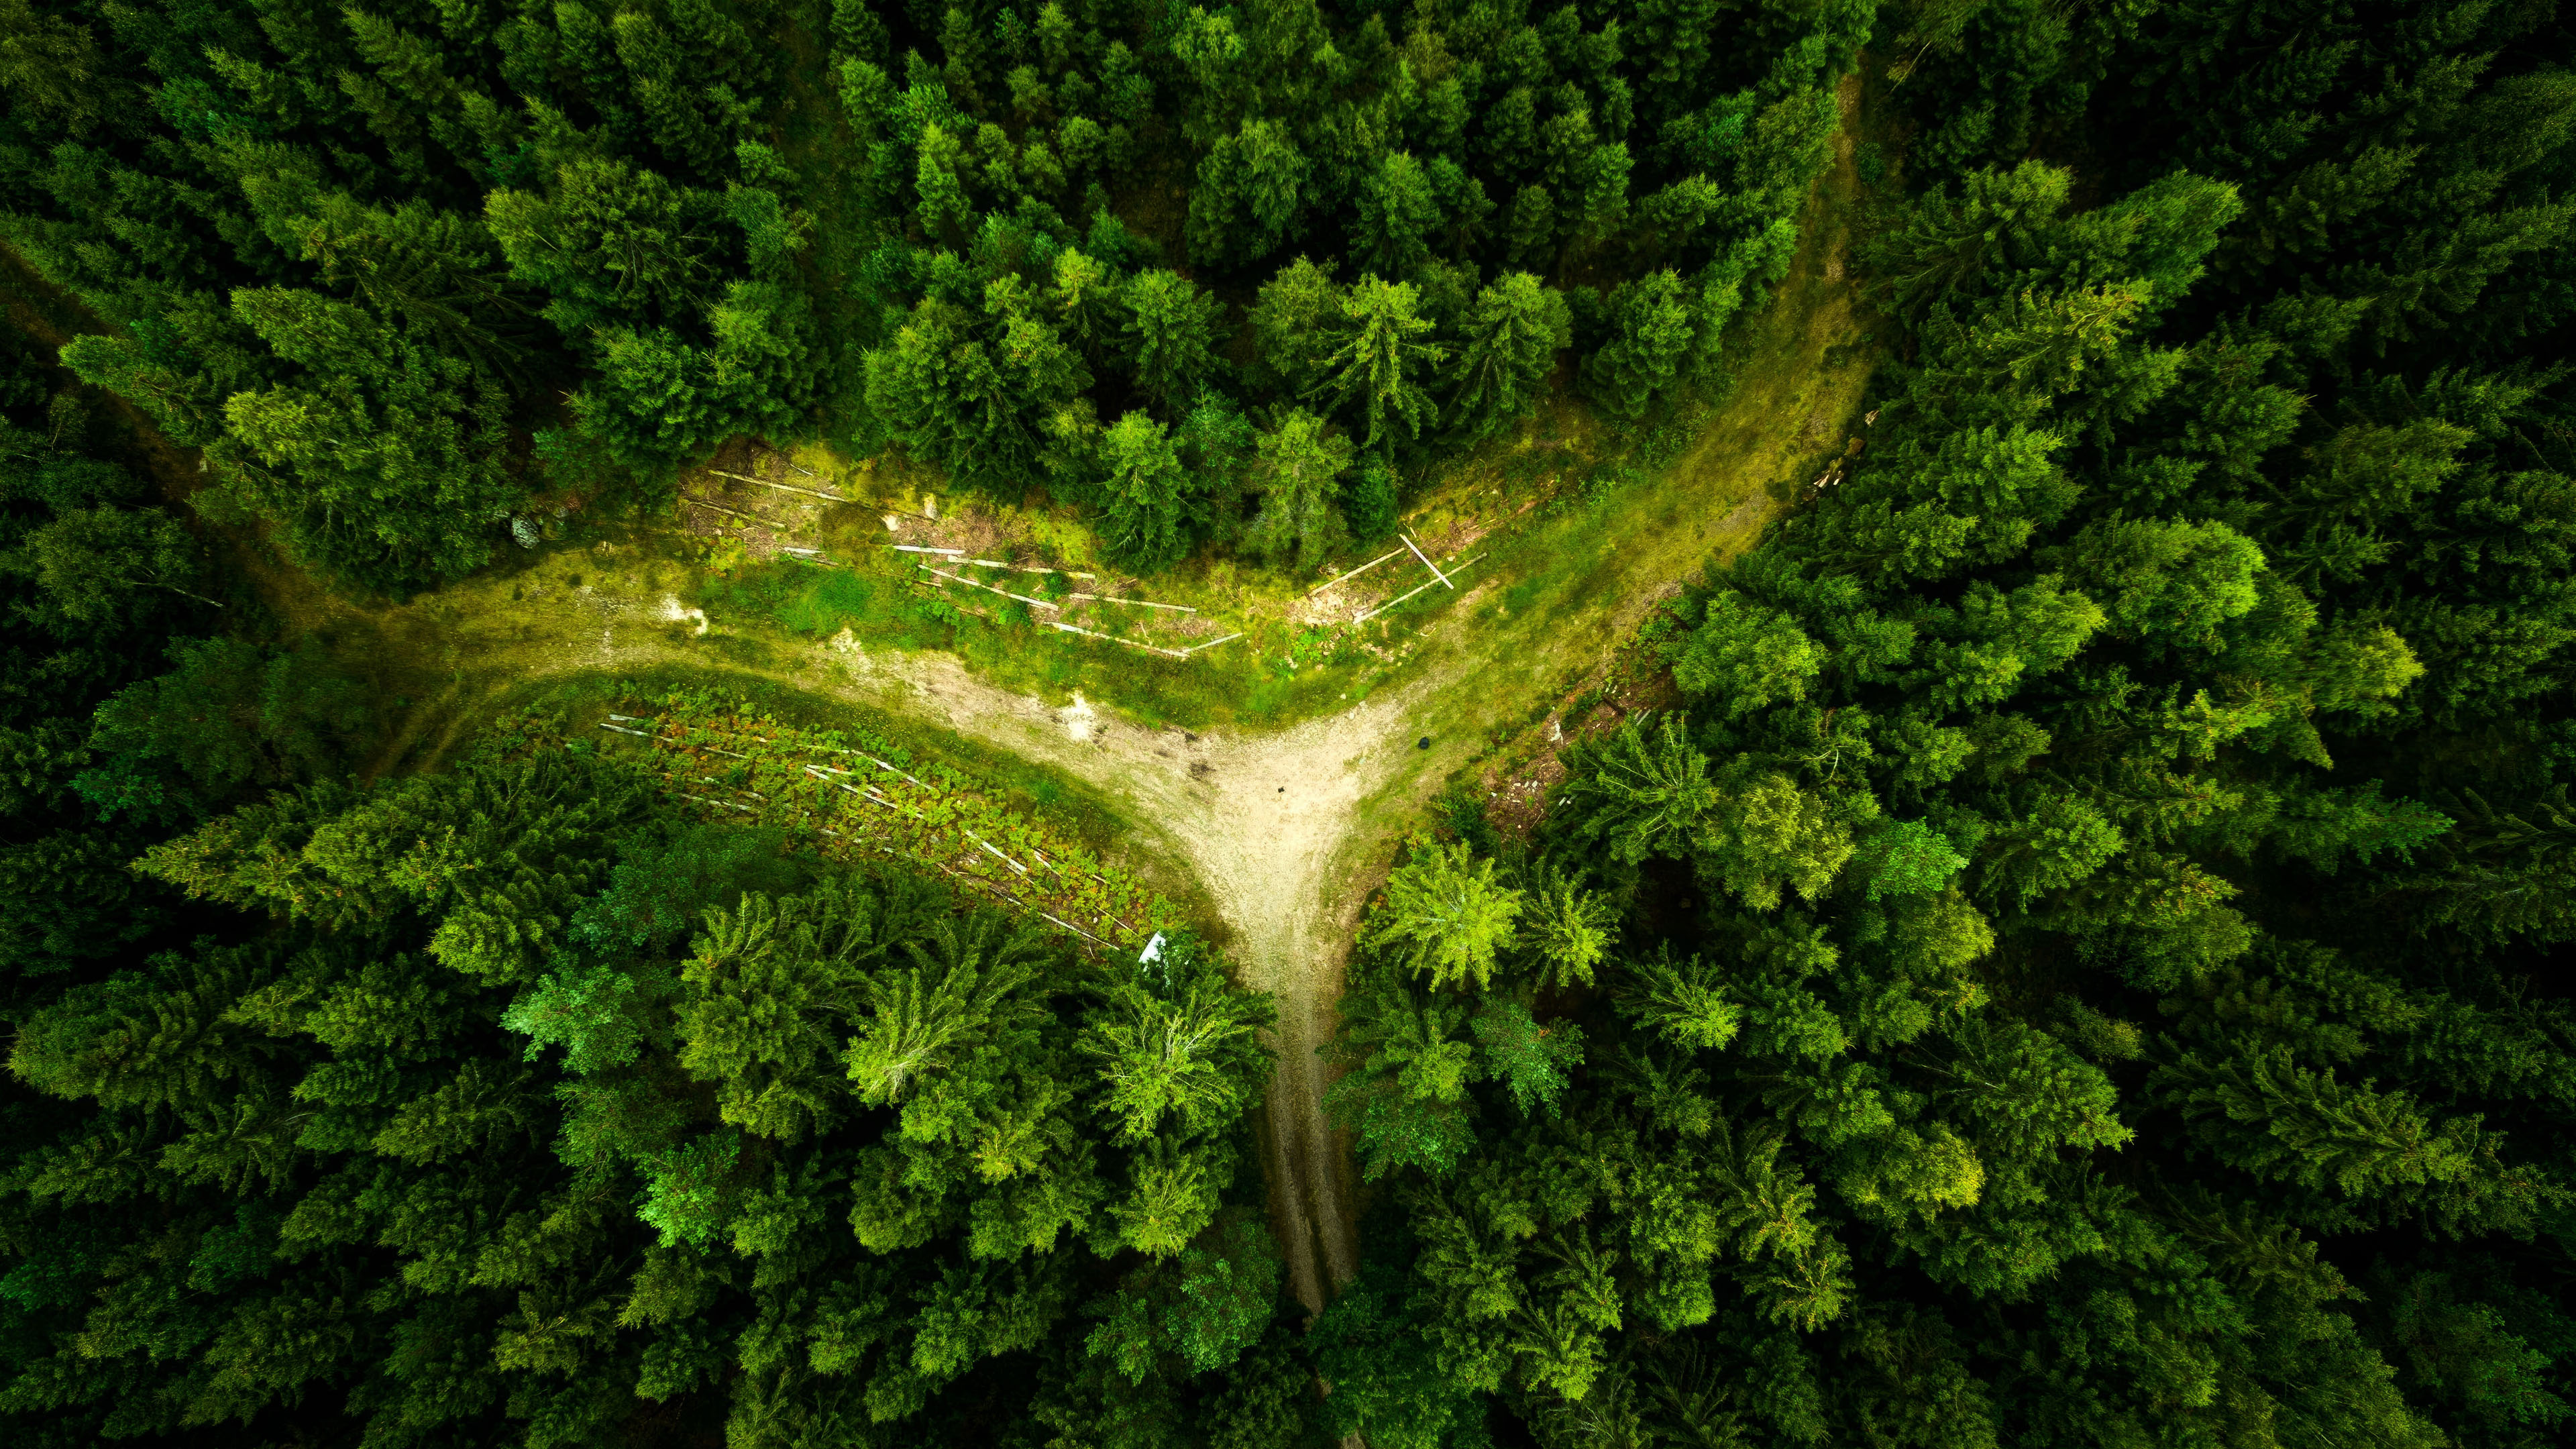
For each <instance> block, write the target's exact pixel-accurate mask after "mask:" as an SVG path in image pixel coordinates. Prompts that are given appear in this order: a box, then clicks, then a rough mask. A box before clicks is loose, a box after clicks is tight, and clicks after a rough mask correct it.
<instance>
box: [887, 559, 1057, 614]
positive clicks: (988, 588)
mask: <svg viewBox="0 0 2576 1449" xmlns="http://www.w3.org/2000/svg"><path fill="white" fill-rule="evenodd" d="M913 567H914V568H917V569H919V570H921V571H922V572H923V573H926V574H937V575H938V576H939V577H941V578H943V579H946V580H948V581H949V582H950V583H952V584H964V585H965V586H966V587H968V588H970V589H982V590H983V591H984V592H986V593H988V594H999V595H1001V596H1002V597H1003V598H1006V599H1017V600H1019V601H1020V602H1021V603H1023V604H1028V605H1031V606H1032V607H1035V608H1040V609H1053V610H1055V611H1056V612H1057V613H1059V614H1061V613H1063V612H1064V606H1063V605H1062V604H1050V603H1048V602H1047V601H1046V600H1044V599H1032V598H1030V597H1029V596H1028V595H1026V594H1015V593H1012V592H1011V591H1010V590H1008V589H997V588H994V587H993V586H992V585H991V584H979V583H977V582H975V581H974V580H973V579H966V578H959V577H958V576H957V575H955V574H952V573H943V572H941V571H940V570H938V569H935V568H932V567H931V566H930V565H928V564H914V565H913Z"/></svg>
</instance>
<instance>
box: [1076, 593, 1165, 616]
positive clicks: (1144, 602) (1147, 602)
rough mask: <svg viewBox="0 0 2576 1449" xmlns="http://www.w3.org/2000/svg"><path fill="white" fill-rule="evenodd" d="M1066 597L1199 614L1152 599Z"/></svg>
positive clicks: (1080, 595) (1078, 595) (1095, 596)
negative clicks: (1158, 602)
mask: <svg viewBox="0 0 2576 1449" xmlns="http://www.w3.org/2000/svg"><path fill="white" fill-rule="evenodd" d="M1065 597H1066V598H1068V599H1088V600H1090V601H1091V602H1092V603H1095V604H1132V605H1134V606H1135V607H1137V608H1139V609H1171V610H1173V611H1175V612H1178V613H1183V614H1195V613H1197V612H1198V610H1196V609H1193V608H1191V607H1190V606H1189V605H1187V604H1157V603H1155V602H1154V601H1153V600H1151V599H1112V598H1108V597H1106V596H1104V595H1100V594H1067V595H1065Z"/></svg>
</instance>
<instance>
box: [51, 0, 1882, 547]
mask: <svg viewBox="0 0 2576 1449" xmlns="http://www.w3.org/2000/svg"><path fill="white" fill-rule="evenodd" d="M6 14H7V16H8V19H7V20H6V21H5V24H6V25H7V27H8V29H7V32H6V34H7V40H6V48H5V49H0V57H5V64H6V66H7V67H8V69H7V71H6V72H5V81H6V84H7V86H8V93H9V110H8V115H7V120H6V122H5V128H6V129H5V131H0V239H5V241H6V242H7V244H8V245H9V246H10V247H12V248H13V249H14V250H15V251H16V252H17V254H18V255H19V256H20V257H21V258H23V259H24V261H25V262H26V264H27V265H29V266H30V267H32V268H33V269H34V270H35V271H36V272H37V273H38V274H40V275H41V276H42V277H43V278H44V279H45V280H46V281H47V282H49V283H51V284H52V285H54V286H56V287H59V288H61V289H63V290H64V291H66V292H67V293H69V294H70V295H72V296H73V297H76V298H77V299H78V300H79V301H80V302H81V303H82V304H83V305H85V306H86V307H88V308H89V309H90V310H91V311H92V312H94V313H95V314H96V315H97V316H98V317H99V318H100V319H102V321H104V322H105V323H107V324H109V326H110V330H108V331H103V332H99V333H96V334H93V335H89V336H84V337H81V338H78V339H76V340H75V341H74V342H73V343H72V344H71V345H70V346H69V347H67V348H65V349H64V351H63V360H64V362H65V363H66V364H68V365H69V366H70V367H71V368H72V369H73V370H74V371H75V372H77V373H78V374H79V375H80V376H81V377H82V378H83V379H85V380H87V381H89V382H91V383H94V384H97V385H99V386H103V387H107V388H110V389H113V390H114V391H116V392H117V393H118V394H120V395H122V396H124V397H126V398H129V399H131V400H132V401H133V402H134V403H135V404H136V405H137V406H139V407H141V408H143V409H144V410H145V411H147V412H148V413H149V414H150V416H151V418H152V420H153V421H154V422H155V423H156V424H157V425H158V426H159V427H160V429H161V430H162V432H163V433H165V434H166V435H167V436H168V437H169V438H170V439H171V440H172V441H173V442H176V443H179V444H182V445H187V446H193V447H201V448H202V449H203V450H204V457H205V462H206V466H207V470H208V473H209V475H210V478H211V480H212V484H213V486H212V487H210V488H209V489H207V490H206V491H205V494H204V495H203V497H202V498H201V499H200V506H201V507H204V508H207V509H208V510H210V512H211V513H212V514H213V515H214V516H218V517H225V518H235V519H238V518H246V517H258V518H263V519H266V520H268V521H269V522H271V523H273V524H274V525H276V526H277V527H278V528H279V530H280V531H281V533H282V535H283V537H284V538H285V539H286V540H287V542H288V543H289V544H290V545H291V547H292V548H293V550H294V552H295V553H296V555H297V556H298V558H299V559H301V560H302V561H303V562H304V563H306V564H307V565H309V566H311V567H314V568H317V569H320V570H323V571H326V572H328V573H329V574H331V575H332V576H334V577H335V578H337V579H338V580H339V581H341V582H342V583H343V584H344V585H347V586H351V587H356V588H364V589H376V590H397V591H398V590H404V589H410V588H416V587H421V586H426V585H433V584H436V583H438V582H440V581H443V580H447V579H453V578H455V577H458V576H460V575H462V574H464V573H467V572H470V571H471V570H473V569H474V568H476V567H477V566H479V565H480V564H481V563H483V562H484V560H485V559H486V558H487V557H488V555H489V553H490V551H491V549H492V548H493V546H494V545H495V544H496V543H497V542H499V541H500V540H502V539H505V538H506V537H508V534H509V529H510V527H511V525H512V523H513V521H514V520H524V519H526V518H527V517H528V515H529V511H530V510H531V509H532V508H534V507H536V506H537V505H538V503H539V502H540V501H543V502H545V503H546V504H547V505H548V506H564V505H570V504H587V503H591V502H593V501H596V500H600V499H603V498H605V499H609V500H619V499H624V500H637V499H642V500H650V499H652V498H655V497H657V496H666V494H665V493H664V492H663V491H662V490H663V489H664V488H665V487H666V485H667V483H668V481H669V479H670V478H671V476H672V475H673V474H674V473H675V471H676V470H677V469H679V468H681V467H683V466H686V465H691V464H695V463H697V462H699V461H701V460H702V459H703V458H704V457H705V456H706V455H707V454H708V452H709V451H710V450H712V449H713V447H714V446H715V445H716V444H717V443H719V442H720V441H722V440H724V439H726V438H728V437H732V436H736V435H743V434H749V435H753V436H761V437H770V438H787V437H794V436H799V435H804V434H808V433H814V432H817V431H823V432H829V433H831V434H833V435H835V436H843V437H851V438H858V439H865V440H871V441H890V442H892V443H894V444H896V445H898V446H900V447H902V448H903V449H905V450H906V451H907V452H908V453H909V454H910V455H911V456H913V457H915V458H917V459H919V460H921V461H923V462H926V463H929V464H932V465H935V466H937V467H938V468H940V469H943V470H945V472H946V473H947V475H948V476H949V477H951V478H953V479H954V480H956V481H957V482H958V483H959V484H961V485H963V486H966V487H971V488H978V489H985V490H991V491H993V492H995V493H997V494H1000V495H1001V496H1004V497H1007V498H1010V499H1013V500H1018V499H1021V498H1025V497H1028V496H1030V495H1031V493H1032V491H1033V490H1035V491H1039V492H1042V493H1043V494H1045V495H1046V496H1050V497H1060V498H1062V499H1065V500H1068V501H1071V502H1074V503H1077V504H1081V505H1085V506H1088V507H1090V508H1091V509H1092V510H1094V512H1095V515H1096V517H1097V518H1098V520H1099V526H1100V530H1101V532H1102V535H1103V537H1104V539H1105V540H1106V541H1107V542H1108V543H1109V544H1110V545H1111V546H1112V548H1113V549H1114V550H1115V552H1116V554H1117V556H1118V557H1119V558H1121V560H1122V561H1123V562H1125V563H1127V564H1129V565H1130V566H1132V567H1137V568H1154V567H1158V566H1161V565H1164V564H1168V563H1170V562H1172V561H1173V560H1175V559H1176V558H1178V557H1179V556H1180V555H1181V554H1182V553H1183V552H1185V551H1186V550H1187V549H1189V548H1190V547H1192V546H1193V545H1194V544H1197V543H1199V542H1201V541H1206V540H1213V541H1215V542H1216V543H1218V544H1220V545H1224V546H1239V547H1242V548H1244V549H1246V550H1248V551H1250V552H1251V553H1253V554H1254V555H1255V556H1258V557H1262V558H1267V559H1272V560H1278V561H1287V560H1291V559H1293V560H1297V561H1301V562H1312V561H1313V560H1314V559H1315V558H1316V557H1317V556H1318V555H1319V554H1320V553H1321V552H1322V551H1323V550H1325V549H1327V548H1329V547H1331V546H1332V545H1333V544H1335V543H1337V542H1338V541H1340V540H1341V539H1342V538H1343V537H1345V536H1347V535H1348V534H1350V533H1352V532H1356V533H1358V534H1360V535H1362V536H1370V535H1375V534H1379V533H1383V532H1384V531H1386V530H1387V529H1388V528H1390V527H1391V526H1392V524H1393V520H1394V514H1395V509H1396V507H1397V501H1398V482H1399V478H1400V477H1402V476H1404V473H1403V470H1402V468H1401V467H1400V464H1401V463H1403V462H1404V461H1405V460H1407V459H1410V458H1412V457H1415V456H1417V455H1419V454H1421V453H1422V452H1423V451H1424V450H1426V449H1432V448H1438V447H1443V446H1447V447H1455V446H1456V445H1458V444H1460V443H1462V442H1467V441H1472V440H1473V439H1475V438H1478V437H1480V436H1484V435H1486V434H1489V433H1491V432H1493V431H1494V430H1496V429H1497V428H1499V427H1501V426H1503V425H1504V424H1506V423H1508V422H1509V421H1511V420H1512V419H1513V418H1515V417H1517V416H1519V415H1521V414H1522V413H1524V412H1526V411H1527V410H1528V409H1529V408H1531V407H1532V406H1533V405H1534V403H1535V401H1536V400H1537V398H1538V396H1539V395H1540V394H1541V392H1542V391H1543V390H1544V389H1545V388H1546V387H1548V385H1549V382H1550V379H1551V377H1552V375H1553V374H1554V373H1555V372H1556V370H1557V367H1558V359H1559V355H1560V353H1563V352H1565V351H1566V350H1567V349H1569V348H1570V349H1572V352H1573V354H1574V356H1576V357H1577V358H1578V359H1579V375H1580V379H1581V385H1582V387H1583V388H1584V390H1585V391H1586V393H1587V394H1588V395H1589V396H1591V397H1593V398H1595V399H1597V400H1598V402H1599V404H1600V405H1601V406H1602V407H1604V408H1606V409H1608V410H1609V411H1611V412H1612V413H1614V414H1617V415H1620V416H1623V417H1634V416H1636V415H1638V414H1639V413H1641V412H1642V411H1643V410H1644V409H1646V408H1647V407H1649V406H1651V405H1652V404H1653V403H1654V402H1655V400H1656V399H1657V398H1658V397H1660V396H1663V395H1666V394H1668V393H1669V392H1670V390H1671V389H1673V388H1674V387H1675V386H1677V385H1680V384H1683V383H1686V382H1688V381H1689V380H1690V379H1692V378H1693V377H1695V376H1698V375H1700V374H1702V373H1703V372H1704V371H1705V369H1706V366H1707V364H1708V362H1709V360H1710V358H1711V356H1712V354H1713V352H1714V349H1715V347H1716V344H1717V339H1718V336H1719V333H1720V331H1721V330H1722V329H1723V328H1724V326H1725V324H1726V322H1727V321H1728V319H1729V318H1730V317H1732V316H1733V315H1735V314H1736V312H1737V311H1738V310H1739V309H1741V308H1742V307H1743V306H1744V305H1745V302H1746V301H1747V299H1748V296H1751V295H1752V294H1754V293H1757V292H1758V291H1759V289H1760V288H1761V287H1762V286H1763V285H1764V284H1765V282H1766V281H1769V280H1776V279H1777V277H1778V276H1779V275H1780V273H1781V271H1782V269H1783V268H1784V267H1785V265H1786V263H1787V260H1788V256H1789V252H1790V249H1791V248H1792V247H1793V246H1794V244H1795V240H1796V228H1795V226H1794V223H1793V221H1792V219H1791V218H1792V214H1793V213H1794V212H1795V211H1796V209H1797V207H1798V206H1799V204H1800V202H1801V201H1802V200H1803V198H1804V196H1805V193H1806V189H1807V185H1808V182H1809V181H1810V179H1811V178H1812V177H1813V175H1814V174H1815V172H1816V170H1817V168H1818V166H1819V165H1820V164H1821V162H1822V160H1823V159H1824V156H1825V153H1826V149H1827V147H1828V145H1829V142H1830V139H1831V136H1832V134H1833V129H1834V124H1835V115H1834V103H1833V94H1832V88H1833V86H1834V84H1835V81H1836V79H1837V78H1838V77H1839V76H1840V75H1841V74H1842V73H1843V70H1844V68H1845V67H1846V66H1847V65H1848V64H1849V61H1850V56H1851V53H1852V50H1853V47H1854V46H1855V45H1857V44H1858V43H1859V42H1860V41H1861V40H1862V39H1863V38H1864V37H1865V36H1866V34H1867V32H1868V29H1869V25H1870V23H1871V9H1870V6H1869V4H1868V3H1867V0H1838V3H1835V4H1830V5H1826V6H1823V7H1821V8H1810V7H1808V6H1805V5H1802V4H1798V3H1790V4H1785V5H1780V6H1776V7H1775V6H1767V5H1766V6H1764V7H1761V8H1759V9H1757V10H1756V11H1754V12H1752V13H1749V14H1746V15H1742V16H1731V17H1728V18H1727V19H1726V20H1725V21H1723V22H1721V21H1720V20H1719V18H1718V12H1717V10H1716V8H1715V7H1714V6H1709V5H1695V4H1690V3H1675V0H1647V3H1643V4H1635V5H1631V4H1626V3H1622V4H1617V5H1610V6H1600V7H1594V8H1592V9H1586V8H1584V7H1579V6H1575V5H1565V6H1561V7H1559V8H1557V9H1554V10H1542V9H1538V8H1536V7H1532V6H1528V5H1525V4H1521V3H1508V4H1505V5H1502V6H1499V7H1498V6H1494V5H1489V4H1479V5H1475V6H1463V7H1461V6H1425V7H1423V8H1421V9H1419V10H1417V11H1414V12H1413V13H1411V14H1410V15H1409V16H1408V15H1404V14H1401V13H1396V12H1392V11H1390V12H1387V13H1360V14H1350V15H1338V16H1328V15H1327V14H1326V12H1325V11H1324V10H1323V9H1322V8H1321V7H1319V6H1318V5H1316V4H1315V3H1313V0H1284V3H1278V4H1267V5H1257V6H1250V7H1224V8H1221V9H1219V10H1217V11H1215V12H1213V13H1211V12H1210V11H1208V10H1206V9H1203V8H1200V7H1196V6H1188V7H1184V6H1180V5H1173V4H1165V3H1162V0H1076V3H1074V4H1073V5H1072V6H1071V7H1070V8H1068V7H1067V6H1066V5H1064V4H1060V3H1049V4H1046V5H1042V6H1035V7H1030V6H1025V5H1021V6H1013V5H1004V4H1000V3H994V0H982V3H976V4H971V5H967V6H963V7H958V6H951V7H938V6H933V5H929V4H926V3H916V4H913V5H910V6H905V7H884V8H872V7H870V6H868V5H866V4H864V3H860V0H838V3H836V4H835V5H833V6H832V7H831V8H830V9H829V11H828V13H827V12H825V11H824V10H823V9H822V7H820V6H818V5H815V4H811V3H808V4H803V5H788V4H775V3H768V0H752V3H737V0H667V3H666V0H651V3H634V0H620V3H618V4H617V5H615V6H613V7H612V6H607V5H597V4H583V3H562V4H552V5H540V4H528V5H523V6H518V7H515V8H511V9H506V10H505V9H498V8H487V7H481V6H472V5H468V6H461V7H460V6H455V5H436V6H431V5H419V6H396V7H392V8H386V7H382V6H379V7H377V8H375V9H373V10H363V9H359V8H356V7H349V8H346V9H335V8H332V7H327V6H318V5H316V6H308V5H302V4H292V3H288V4H274V5H271V4H248V5H242V6H237V7H235V6H220V5H215V6H209V5H197V4H170V5H163V4H159V3H145V4H141V5H127V4H114V5H98V4H91V3H80V4H73V5H67V6H61V7H53V6H42V7H39V6H36V5H34V4H31V3H18V4H13V5H12V7H11V8H10V9H9V10H8V11H7V12H6ZM1184 195H1185V196H1186V198H1187V200H1186V205H1185V206H1184V205H1180V204H1176V202H1175V200H1174V198H1176V197H1180V196H1184Z"/></svg>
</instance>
